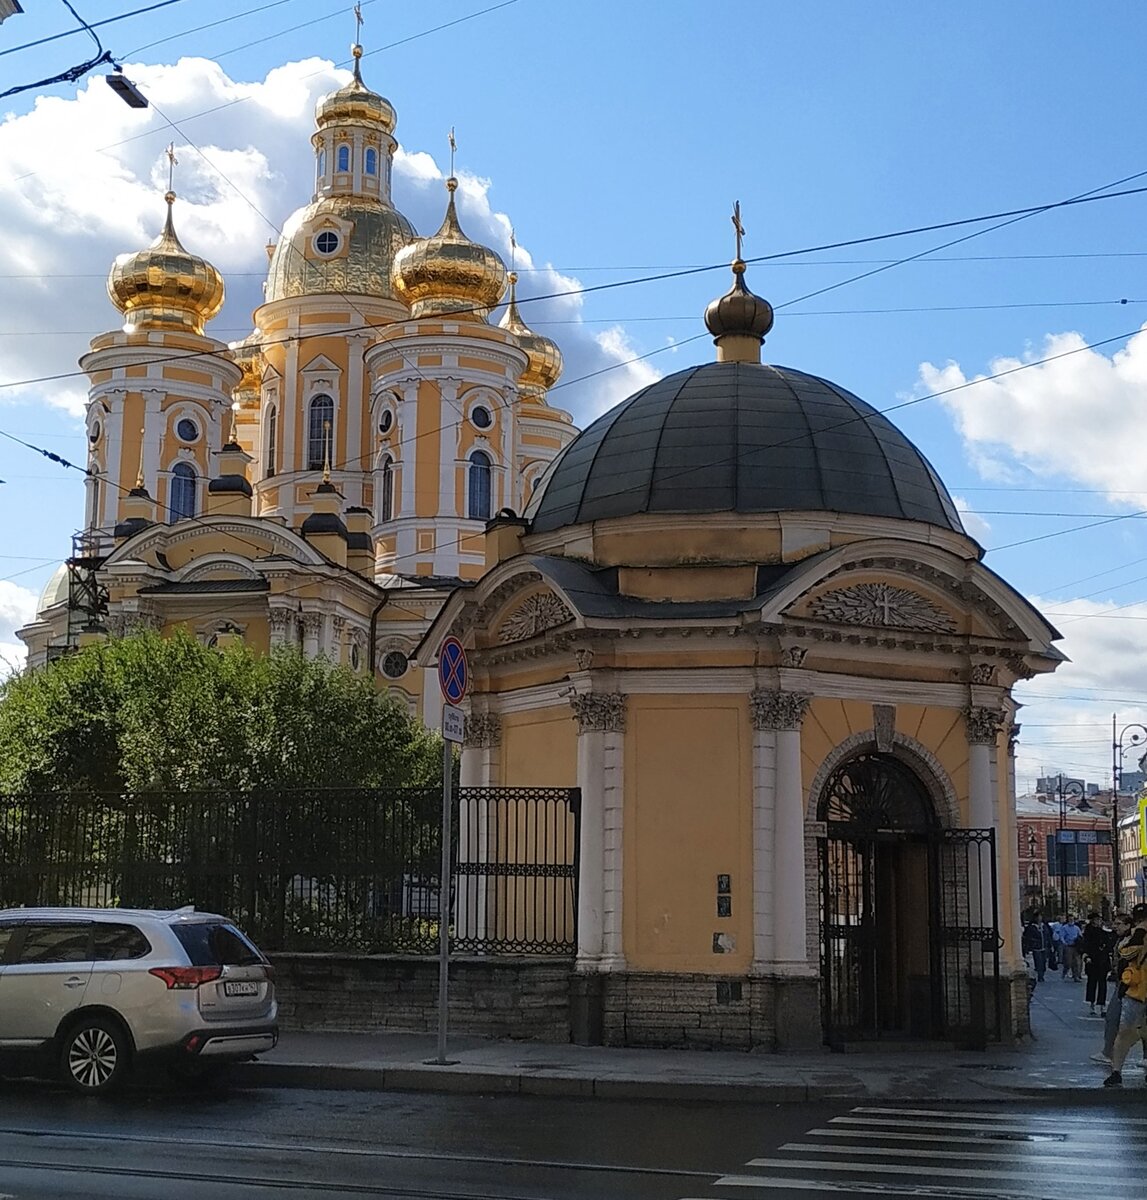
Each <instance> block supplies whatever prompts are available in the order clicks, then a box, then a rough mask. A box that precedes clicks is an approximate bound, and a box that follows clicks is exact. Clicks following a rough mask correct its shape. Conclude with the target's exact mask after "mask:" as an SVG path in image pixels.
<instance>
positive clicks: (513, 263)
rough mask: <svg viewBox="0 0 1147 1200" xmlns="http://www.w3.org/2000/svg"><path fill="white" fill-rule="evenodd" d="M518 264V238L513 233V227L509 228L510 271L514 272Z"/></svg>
mask: <svg viewBox="0 0 1147 1200" xmlns="http://www.w3.org/2000/svg"><path fill="white" fill-rule="evenodd" d="M517 262H518V237H517V234H515V233H514V227H513V225H511V226H510V270H511V271H516V270H517V269H518V268H517Z"/></svg>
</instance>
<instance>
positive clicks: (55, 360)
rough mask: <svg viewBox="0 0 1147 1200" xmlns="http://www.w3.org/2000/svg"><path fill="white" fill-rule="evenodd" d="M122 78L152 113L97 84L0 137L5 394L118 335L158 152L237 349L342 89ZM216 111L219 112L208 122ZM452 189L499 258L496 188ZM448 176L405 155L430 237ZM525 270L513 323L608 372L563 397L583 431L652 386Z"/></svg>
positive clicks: (75, 384) (18, 398)
mask: <svg viewBox="0 0 1147 1200" xmlns="http://www.w3.org/2000/svg"><path fill="white" fill-rule="evenodd" d="M126 70H127V73H128V75H129V76H130V77H131V78H132V79H133V80H134V81H135V82H136V83H137V85H138V86H139V87H140V88H141V89H142V90H143V91H144V93H145V94H146V95H147V96H148V97H149V99H150V100H151V102H152V106H151V107H150V108H148V109H144V110H134V109H130V108H127V107H126V106H125V105H124V104H123V103H122V102H121V101H120V100H118V99H117V98H116V96H115V95H114V94H113V93H112V92H111V90H110V89H109V88H108V87H107V86H106V85H105V84H104V83H103V81H102V80H101V79H99V78H94V79H92V80H91V81H90V82H89V83H88V84H87V86H85V87H83V88H82V89H80V91H79V92H78V93H77V95H76V97H75V99H72V100H65V99H61V98H58V97H44V98H41V99H39V100H38V101H37V102H36V105H35V107H34V109H33V110H32V111H31V112H29V113H27V114H25V115H22V116H9V117H8V118H7V119H6V120H5V121H4V122H3V123H2V124H0V211H3V212H4V214H5V237H4V239H3V240H2V241H0V311H4V312H6V313H8V314H11V320H10V322H9V323H8V324H7V325H6V327H5V329H4V330H0V333H4V334H23V335H24V336H5V337H0V384H3V383H10V382H13V381H17V380H20V379H31V378H36V377H41V376H49V375H57V374H60V373H64V372H68V371H71V370H73V369H74V368H75V363H76V359H77V358H78V357H79V355H80V354H82V353H83V352H84V351H85V350H86V349H87V342H88V340H89V338H90V337H91V336H92V335H93V334H95V333H97V332H101V331H104V330H107V329H110V328H114V327H115V325H116V324H117V316H118V314H117V313H116V312H115V310H114V308H113V307H112V306H111V305H110V303H109V302H108V299H107V296H106V294H105V290H104V279H105V277H106V274H107V271H108V269H109V267H110V265H111V263H112V261H113V259H114V258H115V256H116V255H117V254H121V253H124V252H128V251H134V250H136V249H139V248H141V247H143V246H145V245H147V244H148V243H149V242H150V241H151V240H152V238H154V236H155V235H156V233H157V232H158V231H159V228H160V226H161V224H162V221H163V216H164V205H163V199H162V194H163V192H164V191H165V190H166V187H167V161H166V158H165V156H164V153H163V151H164V147H165V145H166V143H167V142H168V141H169V140H171V139H172V138H174V141H175V147H176V155H177V157H178V159H179V164H178V166H177V168H176V181H175V187H176V191H177V192H178V193H179V201H178V203H177V206H176V212H175V216H176V227H177V229H178V232H179V235H180V238H181V240H182V241H183V243H184V244H185V245H186V246H187V247H188V249H190V250H192V251H194V252H195V253H198V254H202V255H204V256H205V257H206V258H208V259H210V261H212V262H213V263H214V264H215V265H216V266H217V267H218V268H219V270H220V271H221V272H222V273H223V275H224V277H225V279H226V281H227V292H228V298H227V304H226V306H225V308H224V310H223V313H222V314H221V315H220V316H219V317H218V318H216V320H215V321H214V322H213V323H212V325H211V326H209V327H208V332H210V333H213V334H214V336H216V337H219V338H221V339H222V340H224V341H230V340H234V339H235V338H237V337H242V336H244V334H245V333H246V332H248V331H249V330H250V328H251V311H252V310H253V309H254V308H255V307H256V305H257V304H259V303H260V301H261V283H262V279H263V277H264V273H265V270H266V265H267V263H266V257H265V254H264V250H263V247H264V244H265V243H266V242H267V240H268V238H272V237H274V236H275V227H281V225H282V223H283V222H284V220H285V219H286V218H287V216H288V215H289V214H290V213H291V211H293V210H294V209H295V208H297V207H299V206H300V205H302V204H305V203H306V202H307V201H309V199H310V196H311V191H312V185H313V162H312V157H311V154H312V152H311V148H310V142H309V138H310V134H311V132H312V130H313V118H314V106H315V101H316V100H317V99H318V97H319V96H321V95H322V94H324V93H325V92H327V91H329V90H331V89H332V88H334V87H338V86H341V85H342V84H343V83H345V82H346V80H347V79H348V78H349V76H348V74H347V72H345V71H339V70H336V69H335V68H334V67H333V66H332V64H331V63H329V62H325V61H323V60H321V59H308V60H305V61H303V62H296V63H288V64H286V65H284V66H282V67H279V68H276V69H275V70H273V71H271V72H270V73H269V74H268V75H267V77H266V78H265V79H264V80H261V81H255V82H244V81H237V80H233V79H231V78H230V77H229V76H228V75H227V74H226V73H225V72H224V71H223V70H222V69H221V68H220V67H219V65H218V64H216V63H213V62H210V61H208V60H205V59H200V58H184V59H181V60H180V61H179V62H178V63H176V64H175V65H174V66H154V65H146V64H132V65H129V66H128V67H127V68H126ZM235 100H242V101H243V102H242V103H238V104H232V103H231V102H232V101H235ZM219 106H226V107H223V108H222V109H221V110H220V111H217V112H211V111H209V110H212V109H216V108H219ZM200 113H203V114H204V115H202V116H198V115H197V114H200ZM165 118H169V119H170V121H172V122H173V123H174V124H175V125H176V126H178V127H179V132H175V133H173V132H172V129H171V126H170V125H169V124H168V123H167V120H166V119H165ZM192 141H193V142H194V143H195V145H194V146H193V145H192V144H191V142H192ZM196 147H198V149H196ZM460 178H461V187H460V193H459V209H460V217H461V220H462V224H463V227H464V228H465V230H466V232H467V234H468V235H469V236H470V237H472V238H474V239H475V240H477V241H482V242H484V243H486V244H487V245H490V246H492V247H494V248H495V249H496V250H497V251H498V252H499V253H500V254H502V255H503V257H504V258H506V260H507V261H509V254H510V245H509V241H510V219H509V217H508V216H507V215H506V214H504V213H501V212H498V211H496V210H495V209H494V208H493V207H492V205H491V203H490V187H491V184H490V181H489V180H485V179H481V178H478V177H475V176H469V175H460ZM441 180H442V172H441V170H440V168H439V166H438V164H437V163H436V162H435V160H434V158H433V157H432V156H431V155H429V154H427V153H425V152H423V151H419V150H400V151H399V153H398V154H397V156H396V160H395V186H394V190H395V199H396V202H397V204H398V206H399V207H400V208H401V209H402V210H403V211H404V212H405V214H406V215H407V217H409V219H410V220H411V221H412V222H413V224H414V225H415V227H416V228H417V229H418V230H419V231H420V232H422V233H431V232H433V231H434V230H435V229H437V227H438V225H439V223H440V221H441V218H442V214H443V211H444V209H445V192H444V190H442V189H441V188H440V187H438V186H435V185H436V184H438V183H440V181H441ZM517 264H518V266H519V269H520V270H521V271H522V279H521V282H520V285H519V298H520V299H521V300H522V302H523V304H522V311H523V316H524V317H525V319H526V321H527V322H529V323H531V324H535V325H537V326H538V327H539V331H540V332H546V333H547V335H548V336H553V335H554V334H555V332H556V337H555V340H556V341H558V343H559V345H560V346H561V349H562V352H563V354H564V357H565V362H566V374H565V378H566V379H567V380H570V379H573V378H575V377H577V376H580V375H588V374H590V373H592V372H596V371H601V370H602V369H603V368H616V369H614V370H609V371H607V372H606V373H605V374H601V375H596V376H595V377H594V378H592V379H590V380H587V381H586V382H585V383H584V384H578V385H574V386H570V387H568V388H565V389H562V390H561V391H559V392H557V393H556V394H555V396H554V402H555V404H558V405H560V406H561V407H566V408H570V409H571V410H572V411H573V413H574V416H575V420H578V421H579V422H583V421H585V420H586V419H588V418H589V417H591V416H594V415H596V414H597V413H599V412H601V411H602V410H603V409H604V408H606V407H608V406H609V405H610V404H613V403H615V402H616V401H617V400H620V399H622V398H623V397H624V396H625V395H627V394H629V393H630V392H631V391H633V390H634V389H635V388H637V387H639V386H642V385H643V384H644V383H647V382H649V381H651V380H652V379H654V378H656V377H657V374H656V371H655V370H654V369H653V368H652V367H650V366H649V365H648V364H647V363H637V364H632V365H628V366H618V364H619V363H622V362H624V361H625V360H627V359H629V358H632V357H634V356H635V352H634V351H633V349H632V348H631V347H630V345H629V343H628V341H627V340H626V338H625V336H624V333H623V332H622V331H621V330H610V331H607V333H605V334H600V333H597V334H595V333H593V332H592V331H590V329H589V328H588V327H586V326H585V325H584V324H583V323H582V321H581V316H582V300H581V298H580V297H576V296H559V297H556V298H554V299H550V300H542V301H538V302H537V303H530V300H531V297H533V296H541V295H548V294H551V293H554V292H564V291H569V290H571V289H573V288H576V287H578V286H579V285H578V281H577V280H576V279H572V278H570V277H568V276H564V275H561V274H560V273H558V272H557V271H554V270H553V269H552V267H550V266H548V265H542V266H541V267H535V261H534V257H533V256H532V255H531V253H530V252H529V250H528V249H527V248H525V247H522V246H519V247H518V250H517ZM9 276H22V277H21V278H9ZM551 323H553V324H552V325H551ZM85 392H86V381H85V380H84V379H82V378H80V379H71V380H61V381H55V382H48V383H45V384H37V385H34V386H31V387H27V388H5V389H3V390H0V401H6V402H31V403H40V402H47V403H49V404H53V405H56V406H58V407H62V408H64V409H67V410H68V411H70V412H72V413H74V414H79V413H80V412H82V409H83V403H84V399H85Z"/></svg>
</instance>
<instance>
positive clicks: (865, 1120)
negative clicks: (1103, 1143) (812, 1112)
mask: <svg viewBox="0 0 1147 1200" xmlns="http://www.w3.org/2000/svg"><path fill="white" fill-rule="evenodd" d="M829 1123H830V1124H832V1125H868V1126H872V1125H874V1126H876V1127H877V1128H879V1129H913V1130H920V1131H927V1130H931V1129H939V1130H941V1131H944V1130H956V1131H958V1132H960V1133H982V1132H983V1131H985V1130H989V1131H994V1132H998V1133H1042V1132H1044V1131H1045V1129H1049V1128H1050V1129H1051V1130H1052V1131H1059V1130H1062V1127H1063V1126H1070V1124H1071V1122H1070V1120H1068V1119H1067V1118H1064V1119H1063V1120H1062V1121H1061V1122H1060V1126H1059V1127H1055V1126H1051V1127H1044V1128H1038V1127H1035V1126H1032V1125H1026V1124H1024V1123H1023V1121H1022V1120H1019V1119H1015V1118H1013V1119H1001V1120H999V1121H997V1122H996V1124H994V1125H983V1124H969V1123H967V1122H964V1121H960V1120H951V1119H949V1120H947V1121H893V1120H888V1119H887V1118H886V1119H884V1120H879V1119H878V1118H876V1117H833V1118H832V1119H831V1120H830V1122H829ZM1091 1132H1093V1133H1104V1132H1107V1131H1106V1130H1092V1131H1091ZM1112 1136H1115V1133H1114V1131H1113V1133H1112ZM1123 1136H1126V1135H1125V1134H1124V1135H1123Z"/></svg>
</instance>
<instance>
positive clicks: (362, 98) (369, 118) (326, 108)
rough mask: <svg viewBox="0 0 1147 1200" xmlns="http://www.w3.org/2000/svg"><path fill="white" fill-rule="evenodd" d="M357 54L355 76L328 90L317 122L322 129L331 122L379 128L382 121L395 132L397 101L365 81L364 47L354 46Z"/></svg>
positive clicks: (318, 111) (317, 109)
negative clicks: (373, 90) (381, 94)
mask: <svg viewBox="0 0 1147 1200" xmlns="http://www.w3.org/2000/svg"><path fill="white" fill-rule="evenodd" d="M351 53H352V54H353V55H354V78H353V79H352V80H351V81H350V83H348V84H347V85H346V86H345V87H341V88H339V89H338V90H337V91H334V92H329V93H328V94H327V95H325V96H324V97H323V98H322V99H321V100H320V101H319V103H318V106H317V107H316V109H315V124H316V125H317V126H318V128H319V129H320V130H322V129H326V128H327V127H328V126H331V125H366V126H369V127H370V128H372V129H373V128H376V127H377V126H379V125H381V126H382V128H383V129H384V130H385V131H386V132H387V133H393V132H394V127H395V125H396V124H397V123H398V117H397V115H396V114H395V111H394V105H392V104H391V103H390V101H389V100H388V99H387V98H386V97H385V96H380V95H379V94H378V93H377V92H372V91H371V90H370V88H368V87H367V86H366V84H365V83H363V81H362V72H361V70H360V68H359V63H360V61H361V59H362V47H361V46H359V45H357V44H356V45H355V46H353V47H352V48H351Z"/></svg>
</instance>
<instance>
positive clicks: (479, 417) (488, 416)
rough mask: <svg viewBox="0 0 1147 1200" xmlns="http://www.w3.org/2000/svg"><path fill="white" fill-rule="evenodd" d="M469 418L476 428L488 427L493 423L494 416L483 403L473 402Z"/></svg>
mask: <svg viewBox="0 0 1147 1200" xmlns="http://www.w3.org/2000/svg"><path fill="white" fill-rule="evenodd" d="M470 420H471V421H473V422H474V425H475V426H476V427H477V428H478V429H489V428H490V426H491V425H493V424H494V416H493V414H492V413H491V412H490V410H489V409H488V408H486V406H485V405H483V404H475V405H474V407H473V408H472V409H471V410H470Z"/></svg>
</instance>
